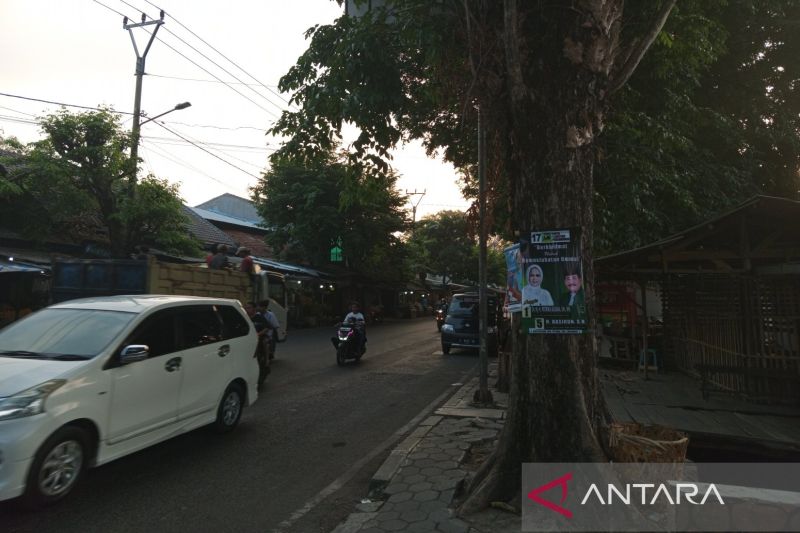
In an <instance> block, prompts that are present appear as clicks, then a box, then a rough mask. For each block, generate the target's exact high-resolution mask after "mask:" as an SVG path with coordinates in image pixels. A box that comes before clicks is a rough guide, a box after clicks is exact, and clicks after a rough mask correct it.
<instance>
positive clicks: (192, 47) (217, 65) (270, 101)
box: [119, 0, 284, 118]
mask: <svg viewBox="0 0 800 533" xmlns="http://www.w3.org/2000/svg"><path fill="white" fill-rule="evenodd" d="M119 1H120V2H122V3H123V4H125V5H127V6H129V7H131V8H133V9H137V8H136V6H133V5H131V4H129V3H128V2H126V0H119ZM142 13H144V12H142ZM145 14H146V13H145ZM148 17H149V15H148ZM150 18H151V19H152V17H150ZM172 19H173V20H175V18H174V17H172ZM153 20H155V19H153ZM176 22H177V20H176ZM179 24H180V23H179ZM164 31H165V32H167V33H169V34H170V35H172V36H173V37H175V38H176V39H178V40H179V41H180V42H182V43H183V44H185V45H186V46H188V47H189V48H191V49H192V50H193V51H194V52H196V53H197V54H199V55H200V56H201V57H202V58H203V59H205V60H207V61H209V62H210V63H211V64H212V65H214V66H215V67H217V68H219V69H220V70H222V71H223V72H224V73H225V74H227V75H229V76H231V77H232V78H233V79H235V80H237V81H239V82H241V83H242V84H243V85H245V86H247V88H248V89H250V90H251V91H253V92H254V93H256V94H257V95H258V96H260V97H261V98H263V99H264V100H266V101H267V102H269V103H270V104H272V105H273V106H275V107H277V108H278V109H280V110H281V111H284V108H283V107H282V106H280V105H278V104H276V103H275V102H273V101H272V100H270V99H269V98H267V97H266V96H264V95H263V94H261V93H260V92H258V91H256V90H255V89H253V88H252V87H250V86H249V85H247V84H245V83H244V82H243V81H242V80H241V79H239V78H238V77H237V76H236V75H235V74H233V73H232V72H230V71H229V70H227V69H226V68H225V67H223V66H222V65H220V64H219V63H217V62H216V61H214V60H213V59H211V58H210V57H208V56H207V55H205V54H204V53H203V52H201V51H200V50H198V49H197V48H195V47H194V46H193V45H191V44H190V43H188V42H187V41H186V40H185V39H183V38H182V37H181V36H179V35H177V34H176V33H175V32H173V31H172V30H170V29H169V28H167V27H165V28H164ZM148 33H149V32H148ZM190 33H191V31H190ZM193 35H194V34H193ZM156 39H158V40H159V41H161V42H162V43H164V44H165V45H166V46H169V45H168V44H167V43H166V41H164V39H161V38H160V37H156ZM201 40H202V39H201ZM184 57H186V56H184ZM187 59H188V58H187ZM206 72H208V71H206ZM209 74H210V73H209ZM215 77H216V76H215ZM217 79H220V78H217ZM225 83H226V85H228V86H229V87H230V85H229V84H228V83H227V82H225ZM231 88H232V87H231ZM273 116H275V118H278V117H277V116H276V115H273Z"/></svg>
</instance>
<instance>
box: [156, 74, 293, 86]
mask: <svg viewBox="0 0 800 533" xmlns="http://www.w3.org/2000/svg"><path fill="white" fill-rule="evenodd" d="M148 76H152V77H153V78H166V79H168V80H180V81H197V82H201V83H230V84H231V85H248V86H251V87H256V86H261V85H262V84H260V83H240V82H238V81H227V82H226V81H219V80H203V79H200V78H182V77H180V76H167V75H164V74H153V73H152V72H151V73H149V74H148ZM265 87H277V85H266V86H265Z"/></svg>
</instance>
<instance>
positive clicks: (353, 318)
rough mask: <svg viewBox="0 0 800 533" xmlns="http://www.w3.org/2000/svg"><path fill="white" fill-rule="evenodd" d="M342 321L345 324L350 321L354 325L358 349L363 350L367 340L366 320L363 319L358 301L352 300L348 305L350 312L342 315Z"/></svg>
mask: <svg viewBox="0 0 800 533" xmlns="http://www.w3.org/2000/svg"><path fill="white" fill-rule="evenodd" d="M344 322H345V324H347V323H352V324H354V325H355V330H356V334H357V335H358V349H359V352H363V351H364V344H366V342H367V332H366V328H365V324H366V320H364V314H363V313H362V312H361V309H360V307H359V305H358V302H353V303H352V304H351V305H350V312H349V313H347V315H346V316H345V317H344Z"/></svg>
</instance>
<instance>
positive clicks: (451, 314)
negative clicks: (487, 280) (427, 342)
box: [441, 292, 497, 357]
mask: <svg viewBox="0 0 800 533" xmlns="http://www.w3.org/2000/svg"><path fill="white" fill-rule="evenodd" d="M479 302H480V299H479V296H478V293H471V292H470V293H462V294H454V295H453V298H452V299H451V300H450V305H448V306H447V316H446V317H445V319H444V324H442V329H441V332H442V352H443V353H444V354H445V355H447V354H449V353H450V349H451V348H468V349H474V350H478V349H480V335H479V326H480V320H479V318H480V317H479V307H478V304H479ZM496 308H497V299H496V298H495V297H494V296H489V300H488V321H487V332H486V333H487V335H486V340H487V345H488V350H489V355H490V356H491V357H495V356H497V313H496Z"/></svg>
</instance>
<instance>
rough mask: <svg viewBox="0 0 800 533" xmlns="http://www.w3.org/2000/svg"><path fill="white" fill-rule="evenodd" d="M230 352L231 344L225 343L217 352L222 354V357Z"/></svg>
mask: <svg viewBox="0 0 800 533" xmlns="http://www.w3.org/2000/svg"><path fill="white" fill-rule="evenodd" d="M229 353H231V346H230V344H223V345H222V346H220V347H219V351H218V352H217V355H218V356H220V357H225V356H226V355H228V354H229Z"/></svg>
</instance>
